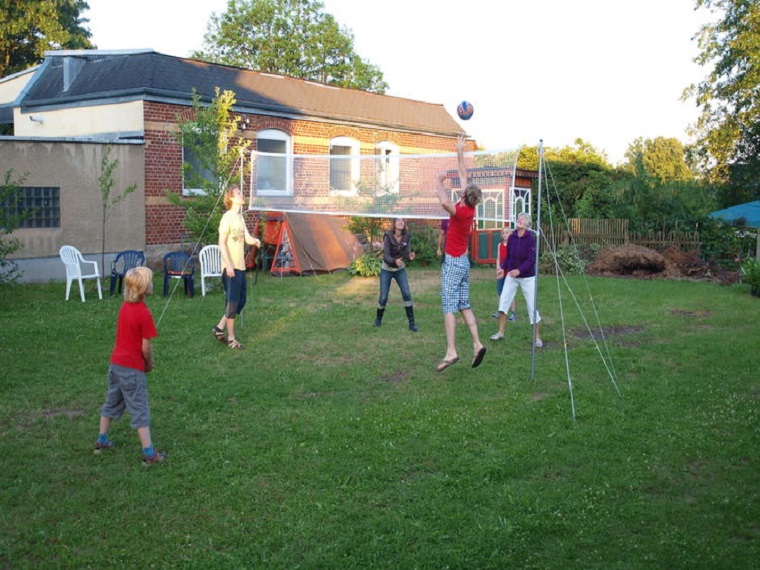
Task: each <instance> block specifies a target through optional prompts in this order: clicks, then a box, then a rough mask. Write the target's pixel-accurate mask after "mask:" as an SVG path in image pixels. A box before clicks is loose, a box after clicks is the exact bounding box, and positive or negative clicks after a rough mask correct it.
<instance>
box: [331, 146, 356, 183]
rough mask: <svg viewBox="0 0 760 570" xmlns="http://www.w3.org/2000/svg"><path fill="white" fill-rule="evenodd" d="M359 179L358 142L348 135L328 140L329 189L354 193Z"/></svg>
mask: <svg viewBox="0 0 760 570" xmlns="http://www.w3.org/2000/svg"><path fill="white" fill-rule="evenodd" d="M358 180H359V143H358V142H357V141H355V140H354V139H350V138H348V137H338V138H334V139H332V140H331V141H330V190H331V191H332V192H336V193H341V194H354V193H356V184H355V182H356V181H358Z"/></svg>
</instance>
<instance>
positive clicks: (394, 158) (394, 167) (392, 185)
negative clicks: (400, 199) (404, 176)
mask: <svg viewBox="0 0 760 570" xmlns="http://www.w3.org/2000/svg"><path fill="white" fill-rule="evenodd" d="M375 152H376V154H378V155H379V156H378V158H377V171H378V182H379V184H380V186H381V187H383V188H387V189H388V191H389V193H391V194H398V192H399V184H400V178H401V175H400V173H401V159H400V155H401V153H400V149H399V147H398V145H396V144H394V143H392V142H390V141H382V142H379V143H377V144H376V145H375Z"/></svg>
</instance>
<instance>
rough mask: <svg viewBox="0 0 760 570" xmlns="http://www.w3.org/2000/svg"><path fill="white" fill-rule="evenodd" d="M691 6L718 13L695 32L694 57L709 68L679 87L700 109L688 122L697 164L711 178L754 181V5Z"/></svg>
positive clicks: (758, 160)
mask: <svg viewBox="0 0 760 570" xmlns="http://www.w3.org/2000/svg"><path fill="white" fill-rule="evenodd" d="M696 8H697V9H699V8H707V9H709V10H710V11H711V12H713V13H715V12H717V11H720V13H721V16H720V19H718V20H717V21H715V22H712V23H708V24H706V25H704V26H703V27H702V28H701V30H700V31H699V33H698V34H697V36H696V38H697V41H698V46H699V48H700V50H701V53H700V54H699V56H698V57H697V58H696V60H695V61H696V62H697V63H699V64H700V65H703V66H708V65H712V69H711V71H710V72H709V74H708V75H707V77H705V79H704V80H703V81H702V82H701V83H699V84H697V85H692V86H690V87H689V88H688V89H687V90H686V91H685V92H684V98H688V97H692V96H695V97H696V102H697V106H698V107H700V108H701V115H700V117H699V119H698V120H697V123H696V125H695V126H694V132H695V134H696V135H697V137H698V140H697V145H698V151H699V153H698V156H699V158H700V162H701V166H702V167H703V168H705V170H707V171H708V173H709V176H710V178H711V179H712V180H713V181H720V182H729V183H740V182H741V181H743V180H746V179H752V180H755V181H756V180H758V179H760V156H758V154H757V150H758V146H760V145H759V144H758V137H759V136H760V131H759V130H758V127H757V125H758V123H760V4H759V3H758V2H757V0H696ZM734 176H737V177H736V179H734V180H732V178H733V177H734ZM755 188H756V190H755V191H756V192H757V188H758V187H757V186H755ZM757 195H760V194H758V193H756V196H757Z"/></svg>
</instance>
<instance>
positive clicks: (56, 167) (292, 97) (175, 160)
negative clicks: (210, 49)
mask: <svg viewBox="0 0 760 570" xmlns="http://www.w3.org/2000/svg"><path fill="white" fill-rule="evenodd" d="M217 88H220V89H222V90H225V89H229V90H231V91H233V92H234V93H235V98H236V101H237V102H236V104H235V106H234V108H233V109H234V112H235V113H236V114H237V115H239V116H240V117H241V123H240V124H241V129H244V130H242V133H243V136H244V137H246V138H250V139H251V142H252V147H253V148H261V149H264V150H267V152H269V151H272V152H282V153H283V154H291V155H299V154H309V155H311V154H331V153H332V152H352V153H357V154H374V153H377V152H378V149H380V150H381V151H382V150H383V149H392V150H393V152H394V153H398V154H400V155H404V154H425V153H441V152H451V151H452V149H453V148H454V141H455V139H456V137H457V136H458V135H460V134H464V132H463V130H462V129H461V127H460V126H459V124H458V123H457V122H456V121H455V120H454V119H453V118H452V117H451V115H450V114H449V113H448V112H447V111H446V110H445V108H444V107H443V106H442V105H439V104H432V103H426V102H422V101H414V100H410V99H403V98H397V97H390V96H386V95H378V94H374V93H368V92H363V91H359V90H353V89H342V88H336V87H333V86H328V85H323V84H318V83H314V82H311V81H304V80H299V79H294V78H290V77H283V76H277V75H272V74H266V73H259V72H254V71H250V70H246V69H240V68H235V67H230V66H224V65H217V64H210V63H205V62H202V61H198V60H193V59H186V58H179V57H174V56H168V55H164V54H160V53H157V52H154V51H152V50H127V51H98V50H82V51H54V52H48V53H47V54H46V57H45V60H44V62H43V63H42V64H40V65H39V66H37V67H35V68H32V69H30V70H26V71H24V72H21V73H18V74H15V75H13V76H10V77H7V78H3V79H0V124H3V123H5V124H6V125H12V126H13V136H2V137H0V170H2V173H5V172H6V171H8V169H10V168H12V169H13V170H14V172H15V173H16V174H19V175H20V174H25V175H26V178H25V180H24V182H23V186H24V188H25V197H26V199H27V204H29V205H32V204H33V205H36V208H37V209H36V211H35V215H34V216H33V219H32V220H30V221H29V222H28V223H27V224H26V225H25V227H23V228H21V229H19V230H17V232H15V234H16V236H17V237H18V238H19V239H20V240H21V242H22V244H23V246H24V247H23V249H22V250H21V251H20V252H19V253H18V254H17V255H16V258H17V262H18V263H19V265H20V266H21V267H22V269H23V270H24V272H25V274H26V276H27V277H26V278H27V280H36V279H45V280H46V279H50V278H51V277H52V278H56V277H60V276H61V274H62V266H61V264H60V262H59V261H58V257H57V255H58V249H59V247H60V246H61V245H64V244H70V245H74V246H75V247H77V248H78V249H80V250H81V251H82V253H83V254H85V257H87V258H88V259H94V260H95V259H96V260H98V261H100V255H99V254H100V252H101V250H102V245H101V244H102V240H103V239H104V238H103V232H102V222H103V217H102V199H101V197H100V191H99V186H98V180H97V178H98V175H99V173H100V161H101V159H102V157H103V153H104V152H105V151H106V149H107V148H109V149H110V151H109V152H110V153H111V158H112V159H116V160H118V161H119V166H118V168H117V170H116V171H115V173H114V181H115V185H114V192H119V191H120V190H122V189H123V188H126V187H127V186H129V185H130V184H136V185H137V191H136V192H134V193H132V194H130V195H129V196H128V197H127V198H126V199H125V200H124V201H123V202H122V203H120V204H119V205H118V206H116V207H115V208H114V209H113V210H112V211H110V212H109V215H108V218H107V225H108V231H107V233H106V236H105V251H106V252H108V255H109V259H108V260H107V261H106V265H107V266H108V262H109V261H110V257H112V256H113V255H114V254H115V253H116V252H118V251H121V250H123V249H138V250H143V251H145V252H146V254H147V256H148V259H149V260H153V261H154V262H155V260H157V259H159V258H160V256H161V255H162V254H163V252H165V251H167V250H169V249H172V248H175V247H176V246H177V245H178V244H180V243H181V242H182V240H183V236H184V234H185V229H184V227H183V224H182V222H183V219H184V210H183V209H181V208H178V207H176V206H172V205H171V204H170V203H169V201H168V200H167V198H166V195H165V192H166V191H167V190H168V191H171V192H175V193H178V194H183V195H189V194H191V193H192V191H193V189H191V188H186V184H185V181H184V180H183V176H182V163H183V160H186V161H189V160H191V159H192V157H188V156H187V149H183V146H182V144H181V143H180V141H178V139H177V137H176V136H175V133H176V132H177V116H178V115H182V114H186V113H187V112H188V111H190V110H191V109H192V107H191V105H192V96H193V93H194V92H196V93H198V94H199V95H200V96H201V97H202V100H204V101H209V100H211V98H212V97H213V96H214V94H215V90H216V89H217ZM469 145H470V146H469V148H470V149H474V141H471V142H470V143H469ZM525 180H527V186H528V187H529V186H530V181H529V180H528V179H525ZM525 180H523V182H522V184H526V182H525ZM283 184H287V182H285V183H283ZM506 191H507V192H508V191H509V190H508V188H507V190H506ZM508 203H509V199H503V200H502V208H503V209H504V213H505V215H507V214H508V212H507V208H508ZM101 272H103V268H101Z"/></svg>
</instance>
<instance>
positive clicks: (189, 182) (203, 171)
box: [182, 135, 217, 196]
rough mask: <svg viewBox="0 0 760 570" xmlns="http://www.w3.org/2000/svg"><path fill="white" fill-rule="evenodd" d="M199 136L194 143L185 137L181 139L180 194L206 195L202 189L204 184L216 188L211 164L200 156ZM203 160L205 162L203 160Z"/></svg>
mask: <svg viewBox="0 0 760 570" xmlns="http://www.w3.org/2000/svg"><path fill="white" fill-rule="evenodd" d="M202 148H203V147H202V146H201V141H200V136H198V138H197V139H196V140H194V141H188V140H187V135H185V136H184V137H183V139H182V194H183V195H184V196H194V195H203V194H206V190H204V189H203V185H204V182H205V183H206V184H207V185H208V186H210V187H212V188H216V186H217V181H216V177H215V176H214V169H213V162H211V163H209V160H208V158H206V157H202V156H200V154H198V153H200V152H202ZM204 158H205V160H204Z"/></svg>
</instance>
